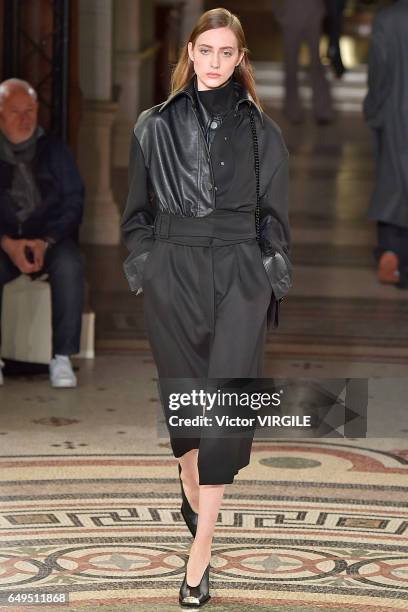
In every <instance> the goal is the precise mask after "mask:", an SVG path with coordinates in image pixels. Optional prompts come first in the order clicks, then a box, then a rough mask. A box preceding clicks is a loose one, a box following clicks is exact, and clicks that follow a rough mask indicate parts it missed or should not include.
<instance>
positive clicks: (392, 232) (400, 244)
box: [376, 221, 408, 281]
mask: <svg viewBox="0 0 408 612" xmlns="http://www.w3.org/2000/svg"><path fill="white" fill-rule="evenodd" d="M377 235H378V249H377V250H376V256H377V258H379V257H381V255H382V254H383V253H384V252H385V251H393V252H394V253H395V254H396V255H398V259H399V270H400V275H401V277H402V276H403V277H404V280H407V281H408V228H406V227H400V226H398V225H392V224H391V223H383V222H382V221H380V222H378V223H377Z"/></svg>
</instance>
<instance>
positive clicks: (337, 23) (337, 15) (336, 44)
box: [326, 0, 346, 53]
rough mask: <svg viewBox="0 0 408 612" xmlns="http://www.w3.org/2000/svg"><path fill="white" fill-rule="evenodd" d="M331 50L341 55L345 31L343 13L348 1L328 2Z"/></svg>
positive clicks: (333, 0) (327, 0)
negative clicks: (341, 39)
mask: <svg viewBox="0 0 408 612" xmlns="http://www.w3.org/2000/svg"><path fill="white" fill-rule="evenodd" d="M326 7H327V17H328V30H329V48H330V49H333V50H334V51H336V52H338V53H340V36H341V33H342V29H343V13H344V9H345V8H346V0H326Z"/></svg>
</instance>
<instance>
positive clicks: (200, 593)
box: [179, 564, 211, 608]
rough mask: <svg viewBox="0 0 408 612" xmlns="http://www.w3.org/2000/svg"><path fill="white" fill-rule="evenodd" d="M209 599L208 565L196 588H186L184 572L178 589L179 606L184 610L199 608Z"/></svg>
mask: <svg viewBox="0 0 408 612" xmlns="http://www.w3.org/2000/svg"><path fill="white" fill-rule="evenodd" d="M210 599H211V595H210V564H208V565H207V567H206V568H205V570H204V574H203V576H202V578H201V581H200V584H198V585H197V586H193V587H191V586H188V584H187V571H186V573H185V576H184V580H183V584H182V585H181V587H180V594H179V602H180V605H181V606H183V607H185V608H200V607H201V606H203V605H204V604H205V603H206V602H207V601H209V600H210Z"/></svg>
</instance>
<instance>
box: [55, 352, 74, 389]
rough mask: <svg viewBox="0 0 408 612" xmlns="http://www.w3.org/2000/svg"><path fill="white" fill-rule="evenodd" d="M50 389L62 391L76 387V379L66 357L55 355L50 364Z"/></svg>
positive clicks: (69, 361)
mask: <svg viewBox="0 0 408 612" xmlns="http://www.w3.org/2000/svg"><path fill="white" fill-rule="evenodd" d="M50 383H51V387H56V388H59V389H63V388H66V387H76V386H77V379H76V376H75V374H74V370H73V369H72V364H71V360H70V358H69V357H67V356H66V355H55V357H54V359H51V362H50Z"/></svg>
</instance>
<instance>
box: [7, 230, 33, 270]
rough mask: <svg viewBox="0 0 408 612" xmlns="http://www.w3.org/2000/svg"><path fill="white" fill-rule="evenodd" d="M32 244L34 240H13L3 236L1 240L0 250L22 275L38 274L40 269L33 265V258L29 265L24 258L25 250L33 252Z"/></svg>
mask: <svg viewBox="0 0 408 612" xmlns="http://www.w3.org/2000/svg"><path fill="white" fill-rule="evenodd" d="M34 243H35V240H25V239H20V240H14V239H13V238H9V237H8V236H3V238H2V240H1V248H2V249H3V251H4V252H5V253H7V255H8V256H9V257H10V259H11V261H12V262H13V264H14V265H15V266H16V268H18V269H19V270H20V272H22V273H23V274H32V273H33V272H38V271H39V269H40V268H38V265H37V264H36V263H35V258H34V262H33V263H31V262H29V261H28V259H27V257H26V248H28V249H30V250H31V251H33V248H34Z"/></svg>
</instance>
